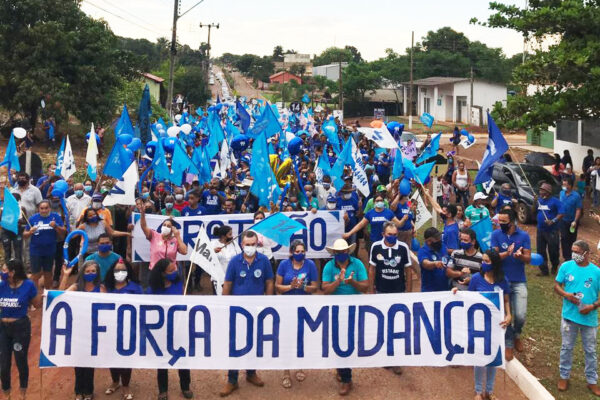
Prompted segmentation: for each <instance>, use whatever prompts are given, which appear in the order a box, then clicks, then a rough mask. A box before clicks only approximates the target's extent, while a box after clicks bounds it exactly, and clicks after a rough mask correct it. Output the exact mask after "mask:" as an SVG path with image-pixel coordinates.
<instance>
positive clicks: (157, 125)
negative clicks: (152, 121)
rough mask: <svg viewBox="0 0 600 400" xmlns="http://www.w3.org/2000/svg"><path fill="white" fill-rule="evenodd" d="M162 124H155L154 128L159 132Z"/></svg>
mask: <svg viewBox="0 0 600 400" xmlns="http://www.w3.org/2000/svg"><path fill="white" fill-rule="evenodd" d="M163 128H164V126H162V124H156V129H157V130H158V131H159V132H160V130H161V129H163Z"/></svg>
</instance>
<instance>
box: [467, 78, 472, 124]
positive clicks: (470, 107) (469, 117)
mask: <svg viewBox="0 0 600 400" xmlns="http://www.w3.org/2000/svg"><path fill="white" fill-rule="evenodd" d="M472 114H473V67H471V95H470V96H469V112H468V113H467V118H468V121H469V124H471V123H473V121H471V120H472V118H471V115H472Z"/></svg>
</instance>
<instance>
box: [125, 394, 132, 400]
mask: <svg viewBox="0 0 600 400" xmlns="http://www.w3.org/2000/svg"><path fill="white" fill-rule="evenodd" d="M123 400H133V393H127V394H126V395H125V396H123Z"/></svg>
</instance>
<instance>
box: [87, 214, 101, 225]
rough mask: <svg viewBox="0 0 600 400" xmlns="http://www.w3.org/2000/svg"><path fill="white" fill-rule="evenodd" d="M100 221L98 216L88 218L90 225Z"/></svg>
mask: <svg viewBox="0 0 600 400" xmlns="http://www.w3.org/2000/svg"><path fill="white" fill-rule="evenodd" d="M98 221H100V218H98V216H93V217H91V218H88V222H91V223H92V224H93V223H95V222H98Z"/></svg>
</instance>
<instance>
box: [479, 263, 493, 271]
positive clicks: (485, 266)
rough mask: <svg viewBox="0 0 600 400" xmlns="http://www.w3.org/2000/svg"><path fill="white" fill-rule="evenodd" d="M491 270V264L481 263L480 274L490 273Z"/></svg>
mask: <svg viewBox="0 0 600 400" xmlns="http://www.w3.org/2000/svg"><path fill="white" fill-rule="evenodd" d="M491 270H492V264H491V263H486V262H482V263H481V272H483V273H486V272H490V271H491Z"/></svg>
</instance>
